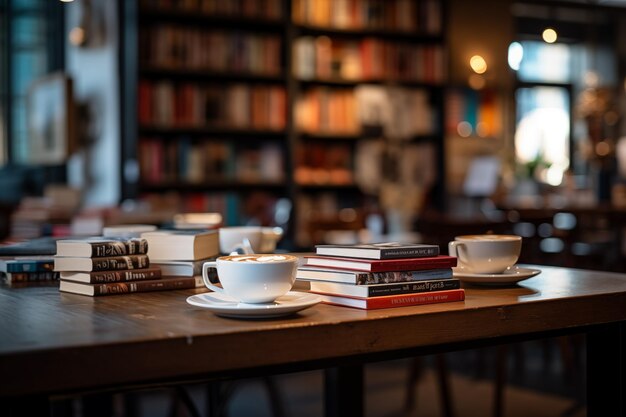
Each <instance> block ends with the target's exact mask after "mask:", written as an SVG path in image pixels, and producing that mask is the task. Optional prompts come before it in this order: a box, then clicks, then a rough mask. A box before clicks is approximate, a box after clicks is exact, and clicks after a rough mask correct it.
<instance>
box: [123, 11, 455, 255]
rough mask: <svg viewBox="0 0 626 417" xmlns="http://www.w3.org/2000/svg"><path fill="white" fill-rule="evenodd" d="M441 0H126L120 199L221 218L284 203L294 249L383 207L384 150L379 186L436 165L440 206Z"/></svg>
mask: <svg viewBox="0 0 626 417" xmlns="http://www.w3.org/2000/svg"><path fill="white" fill-rule="evenodd" d="M443 1H444V0H333V1H331V0H239V1H232V2H231V1H218V0H186V1H173V0H139V1H130V2H128V1H121V2H120V5H121V10H122V11H123V12H122V21H123V24H122V25H121V26H122V36H121V45H122V46H123V47H122V48H121V54H122V55H121V56H120V59H121V63H122V65H121V68H122V77H121V78H122V97H123V103H122V120H123V127H122V129H123V132H122V137H123V155H122V158H123V164H122V165H123V170H124V172H123V173H122V174H123V178H124V183H123V185H122V191H123V197H125V198H133V197H145V196H158V197H159V198H160V199H164V198H165V199H167V198H171V199H174V200H176V201H177V204H178V205H179V208H180V210H183V211H220V212H222V213H223V214H224V216H225V222H226V223H227V224H239V223H243V222H247V221H250V220H253V221H258V222H261V223H266V222H271V221H272V220H273V219H272V218H271V213H269V212H270V211H271V210H272V208H273V207H274V206H275V204H276V202H277V201H279V200H280V199H283V200H286V201H289V202H291V204H292V210H291V216H290V222H291V223H290V225H289V231H288V238H289V240H290V242H291V243H292V246H293V247H296V248H298V247H299V248H302V247H306V246H309V245H311V244H314V243H316V242H315V240H314V239H313V238H312V237H311V236H307V235H306V233H307V227H306V224H307V223H309V222H310V221H312V220H313V217H319V216H324V215H328V216H331V217H332V216H333V215H335V214H336V213H337V212H338V211H340V210H341V209H343V208H356V209H357V211H359V212H361V213H363V212H365V211H367V210H369V209H371V208H373V207H379V191H380V188H378V189H376V188H372V187H369V189H368V186H370V185H371V181H369V177H368V171H369V168H368V166H367V161H368V159H367V152H368V149H372V148H377V149H378V150H379V152H382V153H379V154H378V155H375V156H377V157H379V159H381V160H380V163H377V165H378V166H377V167H372V170H374V171H378V172H379V175H378V177H377V181H378V182H379V184H378V187H380V186H381V185H380V184H384V183H386V182H387V183H388V182H389V181H390V178H389V177H390V176H391V177H393V176H394V175H395V176H397V175H398V174H397V172H396V173H395V174H394V173H393V172H392V173H391V174H390V173H389V172H388V171H389V170H390V167H391V168H395V171H397V168H398V166H402V169H401V170H404V171H409V170H411V168H410V166H408V165H411V164H415V165H420V166H423V165H429V166H431V169H432V170H434V171H435V172H433V173H431V174H432V175H431V174H429V173H427V174H426V175H431V176H432V177H433V178H435V179H436V180H435V182H434V184H433V190H434V191H433V192H432V193H430V194H431V195H434V196H435V199H436V201H435V203H436V204H438V205H440V204H442V201H443V199H442V197H443V189H442V188H441V187H442V186H443V184H444V181H443V175H444V170H443V154H444V149H443V146H444V141H443V85H444V84H445V81H446V78H447V69H446V59H445V53H446V50H445V41H444V36H443V33H444V29H443V24H444V21H445V19H444V10H443V9H444V7H443ZM372 144H375V146H373V147H372V146H369V145H372ZM423 147H428V148H429V152H422V149H421V148H423ZM388 148H391V149H393V153H394V154H395V155H396V156H398V155H403V156H404V157H403V158H400V159H398V160H391V159H390V158H389V154H390V152H389V149H388ZM370 153H371V152H370ZM420 153H421V154H427V155H429V156H428V161H426V162H428V164H425V163H424V162H425V161H420V159H419V158H420V157H417V158H418V159H415V160H411V159H410V158H407V157H406V156H407V155H419V154H420ZM369 156H370V160H371V157H372V155H369ZM423 158H424V157H423V156H422V159H423ZM383 159H384V161H383ZM433 159H434V161H433ZM359 160H362V161H366V162H365V166H364V163H363V162H362V161H361V162H359ZM364 171H365V174H366V175H363V174H364ZM392 171H393V169H392ZM372 172H373V171H372ZM399 175H402V174H399ZM413 175H423V173H417V174H415V173H414V174H413ZM416 179H417V181H420V180H421V178H416ZM391 180H393V178H392V179H391ZM368 182H369V183H368ZM168 196H169V197H168ZM296 231H298V233H296Z"/></svg>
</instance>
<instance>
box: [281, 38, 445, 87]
mask: <svg viewBox="0 0 626 417" xmlns="http://www.w3.org/2000/svg"><path fill="white" fill-rule="evenodd" d="M293 73H294V75H295V76H296V77H297V78H299V79H302V80H349V81H368V80H388V81H405V82H421V83H425V84H440V83H441V82H443V81H444V80H445V77H446V70H445V59H444V53H443V48H442V47H441V46H438V45H431V44H427V45H416V44H414V43H408V42H397V41H388V40H383V39H377V38H372V37H368V38H365V39H362V40H346V39H333V38H331V37H328V36H318V37H312V36H302V37H300V38H297V39H296V40H295V41H294V44H293Z"/></svg>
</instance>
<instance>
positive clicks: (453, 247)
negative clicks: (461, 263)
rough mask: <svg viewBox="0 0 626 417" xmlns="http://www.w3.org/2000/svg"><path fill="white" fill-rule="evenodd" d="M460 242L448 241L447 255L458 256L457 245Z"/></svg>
mask: <svg viewBox="0 0 626 417" xmlns="http://www.w3.org/2000/svg"><path fill="white" fill-rule="evenodd" d="M459 243H460V242H457V241H456V240H453V241H452V242H448V255H450V256H454V257H456V258H458V257H459V254H458V251H457V246H459Z"/></svg>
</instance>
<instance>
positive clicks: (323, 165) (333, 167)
mask: <svg viewBox="0 0 626 417" xmlns="http://www.w3.org/2000/svg"><path fill="white" fill-rule="evenodd" d="M352 165H353V164H352V149H351V146H350V145H349V144H345V143H338V144H334V143H331V144H322V143H304V144H302V146H299V147H298V148H297V149H296V152H295V171H294V178H295V180H296V183H297V184H337V185H340V184H352V183H353V182H354V177H353V175H352V171H353V168H352Z"/></svg>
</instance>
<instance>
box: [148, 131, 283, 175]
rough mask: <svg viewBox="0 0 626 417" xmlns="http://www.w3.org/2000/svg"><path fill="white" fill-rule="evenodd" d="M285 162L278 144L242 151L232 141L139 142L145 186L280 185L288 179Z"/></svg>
mask: <svg viewBox="0 0 626 417" xmlns="http://www.w3.org/2000/svg"><path fill="white" fill-rule="evenodd" d="M283 159H284V158H283V151H282V149H281V147H280V145H279V144H276V143H264V144H256V145H250V146H245V147H240V146H238V145H237V144H235V143H233V142H230V141H224V142H215V141H202V140H201V141H192V140H190V139H187V138H179V139H175V140H164V139H160V138H142V139H141V140H140V141H139V168H140V174H141V178H142V180H143V181H144V182H146V183H155V184H158V183H163V182H179V183H188V184H200V183H202V182H205V181H212V182H215V181H219V180H236V181H242V182H252V183H255V182H280V181H283V180H284V179H285V177H284V175H285V174H284V169H283V167H284V163H283Z"/></svg>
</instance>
